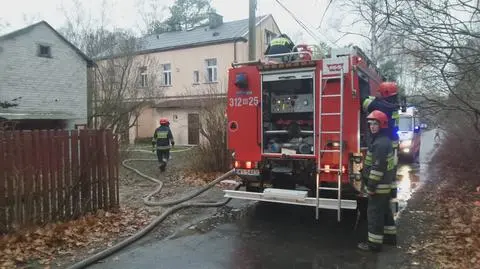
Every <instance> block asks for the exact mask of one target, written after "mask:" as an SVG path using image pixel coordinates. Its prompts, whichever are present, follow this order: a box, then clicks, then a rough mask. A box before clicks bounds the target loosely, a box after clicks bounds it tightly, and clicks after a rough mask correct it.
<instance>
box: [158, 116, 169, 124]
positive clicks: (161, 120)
mask: <svg viewBox="0 0 480 269" xmlns="http://www.w3.org/2000/svg"><path fill="white" fill-rule="evenodd" d="M169 123H170V122H169V121H168V119H167V118H161V119H160V125H167V124H169Z"/></svg>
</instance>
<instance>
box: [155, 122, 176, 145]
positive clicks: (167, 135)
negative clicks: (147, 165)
mask: <svg viewBox="0 0 480 269" xmlns="http://www.w3.org/2000/svg"><path fill="white" fill-rule="evenodd" d="M171 142H173V135H172V131H171V130H170V128H169V127H167V126H160V127H158V128H157V129H156V130H155V132H154V133H153V138H152V146H153V147H154V148H156V149H170V143H171Z"/></svg>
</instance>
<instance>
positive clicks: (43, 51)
mask: <svg viewBox="0 0 480 269" xmlns="http://www.w3.org/2000/svg"><path fill="white" fill-rule="evenodd" d="M38 56H40V57H47V58H50V57H52V50H51V49H50V46H46V45H38Z"/></svg>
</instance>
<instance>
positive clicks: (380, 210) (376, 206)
mask: <svg viewBox="0 0 480 269" xmlns="http://www.w3.org/2000/svg"><path fill="white" fill-rule="evenodd" d="M367 120H368V123H369V126H370V131H371V133H372V141H371V143H370V145H369V146H368V152H367V156H366V157H365V162H364V168H363V171H362V179H363V181H364V186H365V190H366V192H367V193H368V208H367V221H368V241H367V242H362V243H359V244H358V247H359V248H360V249H362V250H366V251H380V250H381V248H382V244H383V243H385V244H392V245H395V244H396V226H395V220H394V218H393V212H392V210H391V209H390V192H391V187H390V186H391V183H392V181H393V180H394V178H395V174H394V157H393V148H392V140H391V139H390V137H389V134H388V117H387V115H386V114H385V113H383V112H381V111H379V110H374V111H373V112H372V113H370V114H369V115H368V117H367Z"/></svg>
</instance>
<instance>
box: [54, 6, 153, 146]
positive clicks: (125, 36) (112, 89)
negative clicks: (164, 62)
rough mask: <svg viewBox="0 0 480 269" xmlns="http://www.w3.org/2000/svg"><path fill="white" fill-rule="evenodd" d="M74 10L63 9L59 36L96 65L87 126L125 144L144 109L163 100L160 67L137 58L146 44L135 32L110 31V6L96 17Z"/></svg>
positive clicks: (150, 59)
mask: <svg viewBox="0 0 480 269" xmlns="http://www.w3.org/2000/svg"><path fill="white" fill-rule="evenodd" d="M73 5H74V9H73V10H72V9H67V8H63V10H64V12H65V18H66V24H65V27H63V28H62V29H61V32H62V33H63V34H64V35H65V37H66V38H67V39H69V40H70V41H71V42H72V43H74V44H75V45H77V46H78V47H79V48H80V49H81V50H83V51H84V52H85V53H86V54H87V55H88V56H90V57H92V58H93V59H94V60H95V61H96V66H95V67H94V68H93V69H92V71H91V73H90V77H91V78H92V79H91V81H90V85H91V89H90V94H89V96H90V98H89V105H90V107H91V109H90V111H91V112H90V113H89V119H88V121H89V123H90V124H89V125H90V126H92V127H95V128H109V129H112V130H113V131H114V132H115V133H117V134H121V135H122V138H124V139H126V138H128V131H129V130H130V128H131V127H132V126H134V125H135V124H136V122H137V119H138V117H139V115H140V113H141V112H142V110H143V108H145V106H147V105H148V104H149V103H150V102H152V101H153V100H154V99H155V98H159V97H161V96H160V95H159V94H158V93H159V92H160V91H158V90H157V89H158V87H159V85H160V83H159V81H158V79H157V70H159V68H158V65H157V61H156V60H155V57H153V56H150V55H148V54H144V55H140V54H138V52H139V51H141V50H142V49H143V48H144V46H143V42H142V40H143V39H142V38H139V37H137V36H136V35H135V34H134V33H133V31H126V30H121V29H115V28H113V27H110V26H109V23H108V21H109V18H108V16H107V14H108V12H107V11H108V6H109V2H108V1H107V0H103V1H102V8H101V9H100V10H98V14H97V15H96V16H95V15H94V14H90V13H88V12H86V10H85V8H84V7H83V5H82V3H81V2H80V1H79V0H73ZM112 28H113V30H110V29H112Z"/></svg>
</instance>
